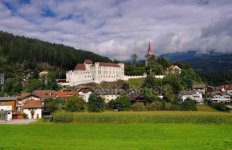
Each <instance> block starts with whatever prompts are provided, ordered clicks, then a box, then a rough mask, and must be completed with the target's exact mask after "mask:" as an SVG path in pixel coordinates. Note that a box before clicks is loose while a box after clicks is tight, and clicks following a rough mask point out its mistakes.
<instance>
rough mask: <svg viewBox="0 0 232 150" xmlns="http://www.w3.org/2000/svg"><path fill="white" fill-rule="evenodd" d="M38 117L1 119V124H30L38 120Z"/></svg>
mask: <svg viewBox="0 0 232 150" xmlns="http://www.w3.org/2000/svg"><path fill="white" fill-rule="evenodd" d="M36 121H37V120H36V119H14V120H12V121H9V122H6V121H0V124H30V123H33V122H36Z"/></svg>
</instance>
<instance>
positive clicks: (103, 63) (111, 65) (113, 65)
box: [99, 62, 120, 67]
mask: <svg viewBox="0 0 232 150" xmlns="http://www.w3.org/2000/svg"><path fill="white" fill-rule="evenodd" d="M99 66H106V67H120V66H119V65H118V64H114V63H105V62H99Z"/></svg>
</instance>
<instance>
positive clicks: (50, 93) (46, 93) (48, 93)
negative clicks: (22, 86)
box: [34, 90, 56, 98]
mask: <svg viewBox="0 0 232 150" xmlns="http://www.w3.org/2000/svg"><path fill="white" fill-rule="evenodd" d="M34 94H35V95H37V96H39V97H42V98H55V97H56V91H54V90H36V91H34Z"/></svg>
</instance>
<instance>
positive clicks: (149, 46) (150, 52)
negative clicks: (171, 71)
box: [147, 42, 152, 55]
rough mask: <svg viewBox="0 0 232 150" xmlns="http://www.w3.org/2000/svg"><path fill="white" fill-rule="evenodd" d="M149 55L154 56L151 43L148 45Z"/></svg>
mask: <svg viewBox="0 0 232 150" xmlns="http://www.w3.org/2000/svg"><path fill="white" fill-rule="evenodd" d="M147 54H149V55H151V54H152V51H151V43H150V42H149V44H148V49H147Z"/></svg>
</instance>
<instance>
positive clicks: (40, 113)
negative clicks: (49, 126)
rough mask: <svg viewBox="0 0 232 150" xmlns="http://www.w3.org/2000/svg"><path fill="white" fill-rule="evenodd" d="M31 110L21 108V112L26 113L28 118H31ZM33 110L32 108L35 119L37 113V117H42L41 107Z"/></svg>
mask: <svg viewBox="0 0 232 150" xmlns="http://www.w3.org/2000/svg"><path fill="white" fill-rule="evenodd" d="M31 110H32V109H23V113H25V114H27V116H28V119H32V116H31ZM33 110H34V119H37V114H38V115H39V116H38V117H39V118H42V109H41V108H36V109H33Z"/></svg>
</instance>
